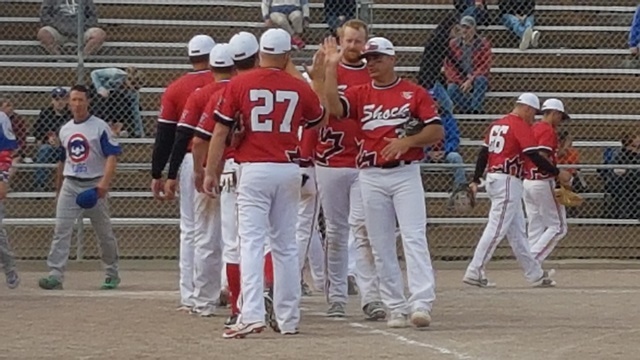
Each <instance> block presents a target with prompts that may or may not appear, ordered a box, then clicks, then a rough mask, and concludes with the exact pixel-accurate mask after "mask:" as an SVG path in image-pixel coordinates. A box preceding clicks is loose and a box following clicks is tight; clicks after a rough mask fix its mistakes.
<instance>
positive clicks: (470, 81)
mask: <svg viewBox="0 0 640 360" xmlns="http://www.w3.org/2000/svg"><path fill="white" fill-rule="evenodd" d="M460 25H461V26H460V28H461V30H460V36H459V37H457V38H454V39H452V40H451V41H450V42H449V51H448V54H447V57H446V59H445V63H444V70H445V76H446V78H447V84H448V85H447V91H448V92H449V96H450V97H451V100H452V101H453V103H454V104H455V105H456V107H457V108H458V110H459V111H461V112H464V113H477V114H481V113H483V112H484V110H483V103H484V97H485V94H486V92H487V89H488V88H489V71H490V70H491V62H492V54H491V44H490V43H489V41H488V40H487V39H485V38H483V37H481V36H480V35H478V33H477V32H476V20H475V19H474V18H473V17H471V16H465V17H463V18H462V20H460Z"/></svg>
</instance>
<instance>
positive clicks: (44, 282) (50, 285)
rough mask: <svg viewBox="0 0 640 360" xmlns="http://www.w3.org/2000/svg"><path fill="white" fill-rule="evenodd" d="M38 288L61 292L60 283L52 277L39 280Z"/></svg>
mask: <svg viewBox="0 0 640 360" xmlns="http://www.w3.org/2000/svg"><path fill="white" fill-rule="evenodd" d="M38 286H40V288H41V289H44V290H62V282H61V281H60V280H58V278H56V277H54V276H49V277H46V278H42V279H40V281H38Z"/></svg>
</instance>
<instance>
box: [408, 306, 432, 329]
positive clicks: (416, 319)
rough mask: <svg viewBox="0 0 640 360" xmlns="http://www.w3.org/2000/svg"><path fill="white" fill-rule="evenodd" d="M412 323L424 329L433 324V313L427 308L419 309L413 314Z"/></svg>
mask: <svg viewBox="0 0 640 360" xmlns="http://www.w3.org/2000/svg"><path fill="white" fill-rule="evenodd" d="M411 323H412V324H413V326H415V327H417V328H418V329H424V328H427V327H429V325H431V315H429V311H428V310H426V309H418V310H416V311H414V312H413V314H411Z"/></svg>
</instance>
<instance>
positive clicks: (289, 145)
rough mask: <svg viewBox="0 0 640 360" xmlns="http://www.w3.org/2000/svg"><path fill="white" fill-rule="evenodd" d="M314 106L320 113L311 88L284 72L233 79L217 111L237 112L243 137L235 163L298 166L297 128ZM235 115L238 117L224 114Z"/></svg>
mask: <svg viewBox="0 0 640 360" xmlns="http://www.w3.org/2000/svg"><path fill="white" fill-rule="evenodd" d="M313 98H315V99H313ZM225 103H233V105H229V104H226V106H225ZM314 104H317V105H318V108H319V109H320V110H321V108H320V107H319V101H318V100H317V97H316V95H315V93H313V91H312V90H311V87H310V86H309V85H308V84H307V83H305V82H304V81H302V80H301V79H297V78H295V77H293V76H291V75H290V74H288V73H286V72H284V71H283V70H280V69H273V68H259V69H255V70H252V71H249V72H246V73H243V74H241V75H238V76H236V77H234V78H233V79H232V80H231V82H230V83H229V85H227V88H226V91H225V95H224V99H223V101H222V104H221V105H220V106H219V108H218V111H221V109H227V110H222V111H221V113H222V114H224V113H225V112H227V111H232V110H231V109H237V110H238V112H239V115H240V119H241V121H242V125H243V127H244V129H245V130H244V131H245V136H244V139H243V141H242V143H240V145H239V146H238V148H237V149H236V152H235V157H236V161H238V162H297V160H298V157H299V139H298V128H299V127H300V126H301V125H304V124H305V123H306V121H305V115H307V114H309V113H315V112H314V111H310V110H309V108H310V106H312V105H314ZM314 110H317V109H314ZM217 114H218V113H217ZM234 115H238V114H226V116H227V117H230V116H234ZM321 115H322V114H321ZM321 118H322V116H320V119H321ZM320 119H317V120H320ZM308 120H310V121H312V120H316V119H308Z"/></svg>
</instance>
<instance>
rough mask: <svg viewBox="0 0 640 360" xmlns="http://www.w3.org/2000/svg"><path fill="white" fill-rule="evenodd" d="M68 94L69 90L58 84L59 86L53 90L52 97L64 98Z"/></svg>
mask: <svg viewBox="0 0 640 360" xmlns="http://www.w3.org/2000/svg"><path fill="white" fill-rule="evenodd" d="M65 96H67V90H66V89H65V88H63V87H60V86H58V87H57V88H55V89H53V90H51V97H52V98H56V99H59V98H63V97H65Z"/></svg>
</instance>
